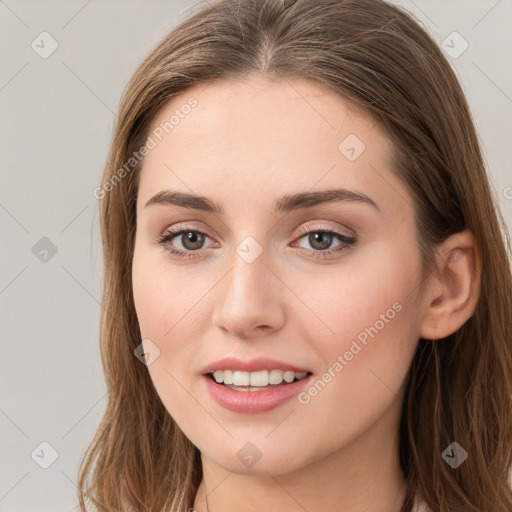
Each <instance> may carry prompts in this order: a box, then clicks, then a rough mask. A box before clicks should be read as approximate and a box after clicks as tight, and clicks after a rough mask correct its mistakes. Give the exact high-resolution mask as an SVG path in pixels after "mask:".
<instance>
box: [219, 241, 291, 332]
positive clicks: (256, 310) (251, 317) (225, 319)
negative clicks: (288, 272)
mask: <svg viewBox="0 0 512 512" xmlns="http://www.w3.org/2000/svg"><path fill="white" fill-rule="evenodd" d="M267 255H268V249H265V248H264V247H262V245H261V244H260V243H259V242H258V241H257V240H256V239H255V238H253V237H251V236H247V237H245V238H244V239H243V240H242V241H241V242H240V243H239V244H238V246H236V247H235V251H234V253H233V258H232V260H231V269H230V271H229V272H228V273H227V275H226V276H225V278H224V280H223V283H222V285H221V286H220V287H219V292H220V294H219V296H218V300H217V303H216V305H215V314H214V323H215V324H216V325H217V326H219V327H223V328H225V329H228V330H230V331H232V332H235V333H237V334H238V335H241V334H243V333H246V332H248V331H250V330H251V329H254V328H256V327H259V326H262V325H264V326H267V327H272V328H276V327H278V326H279V323H280V321H281V316H282V310H281V307H280V306H279V290H278V289H277V288H278V287H279V283H278V282H277V280H276V279H275V276H273V274H272V272H271V271H270V270H269V269H268V268H267V265H268V263H269V261H268V260H269V258H268V257H267ZM276 287H277V288H276Z"/></svg>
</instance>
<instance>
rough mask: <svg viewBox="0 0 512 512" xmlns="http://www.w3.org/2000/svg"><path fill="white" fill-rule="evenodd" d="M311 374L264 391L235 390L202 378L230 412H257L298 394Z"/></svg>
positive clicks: (214, 395)
mask: <svg viewBox="0 0 512 512" xmlns="http://www.w3.org/2000/svg"><path fill="white" fill-rule="evenodd" d="M217 368H218V367H217ZM259 368H261V367H259ZM273 368H276V367H275V366H274V367H273ZM312 376H313V375H312V374H311V375H308V376H307V377H304V378H303V379H301V380H298V381H296V382H292V383H291V384H280V385H279V386H275V387H273V388H271V389H268V390H265V391H235V390H234V389H230V388H228V387H226V386H223V385H222V384H217V382H215V381H214V380H213V379H212V378H210V377H209V376H208V375H206V376H203V378H202V380H203V381H204V382H205V385H206V388H207V390H208V392H209V393H210V395H211V397H212V398H213V399H214V400H215V401H216V402H217V403H218V404H219V405H221V406H222V407H224V408H225V409H228V410H229V411H232V412H243V413H257V412H265V411H270V410H271V409H274V408H276V407H278V406H279V405H281V404H282V403H284V402H286V401H287V400H290V399H291V398H292V397H294V396H295V395H298V394H299V393H300V392H301V390H302V389H303V388H304V387H305V386H306V385H307V384H308V382H309V381H310V380H311V377H312Z"/></svg>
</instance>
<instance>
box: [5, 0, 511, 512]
mask: <svg viewBox="0 0 512 512" xmlns="http://www.w3.org/2000/svg"><path fill="white" fill-rule="evenodd" d="M395 3H397V4H399V5H403V6H404V7H406V8H407V9H408V10H410V11H411V12H412V13H413V14H414V15H415V16H416V17H417V18H418V19H419V20H420V21H421V22H422V23H423V24H424V26H425V27H426V28H427V30H428V31H429V32H430V33H431V34H432V35H433V37H434V38H435V39H436V40H437V41H438V43H439V44H440V45H443V41H445V40H446V41H447V43H444V44H449V45H451V46H453V49H452V50H450V51H451V52H452V53H453V52H455V51H457V52H459V51H460V50H461V49H462V48H463V47H462V46H461V45H462V44H463V42H462V41H461V40H460V39H457V36H455V39H454V38H453V36H450V34H452V33H453V32H454V31H456V32H458V33H459V34H460V35H461V36H462V37H463V38H464V40H466V41H467V43H468V44H469V47H468V49H467V50H466V51H465V52H464V53H462V55H460V56H458V57H457V58H453V56H452V57H449V59H450V60H451V62H452V63H453V66H454V67H455V69H456V72H457V74H458V76H459V79H460V80H461V82H462V85H463V87H464V90H465V92H466V94H467V97H468V99H469V102H470V106H471V109H472V112H473V115H474V119H475V122H476V125H477V129H478V132H479V136H480V139H481V142H482V146H483V150H484V154H485V158H486V161H487V164H488V168H489V172H490V177H491V180H492V185H493V187H494V189H495V193H496V195H497V196H498V197H499V200H500V204H501V209H502V212H503V214H504V217H505V220H506V222H507V225H508V228H509V231H510V228H511V226H512V175H511V174H512V173H511V172H510V161H511V160H512V144H511V142H512V115H511V114H512V66H511V65H510V60H509V57H510V55H511V50H512V31H511V30H510V20H511V19H512V0H499V1H496V0H489V1H486V0H473V1H468V0H458V1H457V0H449V1H447V0H443V1H431V0H428V1H427V0H415V1H412V0H404V1H400V2H395ZM192 5H193V2H191V1H190V0H188V1H187V0H182V1H157V0H152V1H144V2H142V1H139V2H136V1H133V0H132V1H126V0H125V1H120V0H116V1H106V0H104V1H100V0H89V1H83V0H82V1H75V0H72V1H69V0H66V1H64V0H62V1H46V2H41V1H39V2H36V1H31V2H29V1H22V0H5V1H3V0H0V59H1V66H0V109H1V110H0V112H1V116H0V141H1V146H0V148H1V151H0V159H1V160H0V166H1V167H0V168H1V170H2V174H1V188H0V225H1V229H2V237H3V242H2V247H3V248H4V249H3V250H4V256H3V259H2V265H1V268H0V307H1V312H2V317H1V324H0V325H1V340H2V356H1V358H0V365H1V376H2V386H1V390H2V392H1V397H0V428H1V436H0V447H1V453H0V460H1V461H2V462H1V466H0V511H4V512H6V511H9V512H18V511H38V512H39V511H41V512H44V511H52V512H56V511H57V512H59V511H65V510H71V509H72V508H73V506H74V505H76V498H75V496H76V485H75V484H76V474H77V470H78V464H79V461H80V459H81V457H82V455H83V453H84V451H85V449H86V447H87V445H88V443H89V441H90V440H91V438H92V436H93V433H94V431H95V429H96V426H97V424H98V421H99V419H100V417H101V414H102V412H103V410H104V407H105V404H106V397H105V385H104V381H103V375H102V370H101V365H100V358H99V348H98V334H99V314H100V300H101V295H100V290H101V274H102V255H101V244H100V237H99V222H98V202H97V200H96V199H95V198H94V196H93V190H94V188H95V187H97V186H98V185H99V183H100V178H101V174H102V169H103V164H104V161H105V157H106V154H107V151H108V147H109V144H110V139H111V135H112V130H113V126H114V119H115V114H114V112H116V110H117V105H118V101H119V98H120V95H121V93H122V91H123V89H124V87H125V86H126V83H127V81H128V79H129V77H130V76H131V74H132V73H133V71H134V70H135V68H136V66H137V65H138V63H139V62H141V61H142V60H143V58H144V57H145V56H146V55H147V54H148V52H149V51H150V50H151V49H152V48H153V47H154V45H156V44H157V42H159V41H160V40H161V38H163V37H164V35H165V34H166V33H167V32H168V31H169V30H170V29H171V28H172V27H173V26H174V25H175V24H176V23H178V22H179V21H181V20H182V19H183V18H184V17H186V15H187V9H190V8H191V7H192ZM44 31H46V32H48V33H49V34H50V35H51V37H52V38H53V39H54V40H56V41H57V43H58V48H57V49H56V51H55V52H54V53H53V54H51V55H50V56H49V57H47V58H42V57H41V56H40V53H37V52H36V51H35V50H34V49H33V48H32V47H31V45H32V44H33V42H34V45H39V46H36V48H37V49H38V51H39V52H44V51H46V52H47V51H49V49H51V40H50V39H49V38H48V36H40V34H41V33H42V32H44ZM448 36H450V38H448V39H446V38H447V37H448ZM451 41H453V43H452V42H451ZM41 239H43V240H41ZM52 248H53V252H55V250H56V253H55V254H53V252H52ZM45 250H46V251H48V252H46V253H45V252H44V251H45ZM44 441H46V442H47V443H49V444H50V445H51V447H53V449H54V450H55V451H56V452H57V454H58V457H57V458H56V459H55V460H54V461H53V459H52V451H51V450H52V449H51V448H49V447H48V446H46V445H43V446H40V444H41V443H42V442H44ZM49 463H51V465H50V466H49V467H48V468H47V469H43V468H42V467H41V465H45V464H49Z"/></svg>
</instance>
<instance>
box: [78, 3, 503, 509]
mask: <svg viewBox="0 0 512 512" xmlns="http://www.w3.org/2000/svg"><path fill="white" fill-rule="evenodd" d="M96 195H97V197H98V198H99V200H100V201H101V203H100V209H101V212H100V213H101V227H102V238H103V246H104V265H105V267H104V296H103V309H102V323H101V348H102V358H103V365H104V371H105V374H106V380H107V387H108V391H109V402H108V406H107V410H106V412H105V416H104V418H103V420H102V422H101V424H100V426H99V429H98V431H97V434H96V437H95V439H94V441H93V442H92V444H91V446H90V447H89V450H88V452H87V454H86V457H85V458H84V461H83V464H82V467H81V470H80V479H79V487H80V503H81V508H82V510H86V501H88V502H90V503H93V504H94V506H95V507H97V508H99V509H100V510H105V511H114V510H134V511H135V510H137V511H139V510H140V511H142V510H149V511H172V512H175V511H186V510H190V509H194V510H197V511H199V512H205V511H210V512H218V511H222V512H230V511H232V510H237V511H256V510H290V511H291V510H308V511H309V512H315V511H320V510H322V511H324V510H343V511H349V512H355V511H360V510H365V511H368V512H374V511H375V512H377V511H379V512H395V511H396V512H398V511H400V512H406V511H411V510H431V511H433V512H438V511H439V512H441V511H443V512H447V511H450V512H462V511H467V510H475V511H481V512H484V511H486V512H490V511H493V512H505V511H509V510H511V509H512V492H511V488H510V482H509V481H508V476H509V470H510V466H511V462H512V402H511V399H512V382H511V375H512V355H511V352H512V350H511V349H512V343H511V339H510V332H511V330H512V314H511V304H512V277H511V272H510V264H509V261H508V258H507V251H506V249H507V246H508V247H509V240H508V237H506V235H505V229H504V223H503V220H502V218H501V216H500V214H499V210H498V208H497V206H496V205H497V202H496V200H495V198H494V197H493V196H492V194H491V191H490V187H489V182H488V178H487V175H486V170H485V166H484V163H483V160H482V155H481V151H480V147H479V143H478V139H477V136H476V133H475V128H474V125H473V122H472V119H471V115H470V112H469V109H468V105H467V101H466V99H465V97H464V94H463V92H462V90H461V87H460V85H459V83H458V81H457V79H456V77H455V75H454V73H453V71H452V69H451V67H450V65H449V63H448V62H447V61H446V59H445V58H444V56H443V55H442V53H441V51H440V50H439V48H438V47H437V45H436V44H435V42H434V41H433V40H432V39H431V38H430V37H429V36H428V35H427V34H426V33H425V32H424V30H423V29H422V28H421V27H420V26H419V25H418V23H417V22H415V21H414V20H413V19H412V17H411V16H410V15H408V14H407V13H406V12H404V11H403V10H401V9H399V8H397V7H394V6H391V5H389V4H387V3H385V2H383V1H381V0H298V1H296V2H290V1H288V2H284V3H283V2H281V1H279V0H248V1H244V2H238V1H233V0H218V1H215V2H212V3H210V4H209V5H206V6H204V7H203V8H202V9H200V10H198V11H197V12H196V13H195V14H194V15H193V16H191V17H190V18H189V19H187V20H185V21H184V22H183V23H181V24H180V25H179V26H178V27H177V28H176V29H174V30H173V31H172V32H171V33H170V34H169V35H168V36H167V37H166V38H165V39H164V40H163V41H162V42H161V43H160V44H159V45H158V47H157V48H156V49H155V50H154V51H153V52H152V53H151V54H150V55H149V56H148V57H147V59H146V60H145V61H144V62H143V63H142V64H141V65H140V67H139V68H138V70H137V71H136V73H135V74H134V76H133V77H132V79H131V81H130V83H129V85H128V88H127V90H126V91H125V93H124V96H123V98H122V101H121V105H120V110H119V119H118V123H117V126H116V130H115V134H114V139H113V142H112V147H111V151H110V154H109V157H108V161H107V164H106V168H105V173H104V177H103V181H102V185H101V187H100V188H99V189H98V190H97V191H96ZM501 230H503V233H502V232H501ZM504 238H505V239H504Z"/></svg>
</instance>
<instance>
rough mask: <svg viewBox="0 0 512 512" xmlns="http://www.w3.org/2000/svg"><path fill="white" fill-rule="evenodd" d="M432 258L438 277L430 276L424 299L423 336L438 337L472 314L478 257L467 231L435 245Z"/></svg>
mask: <svg viewBox="0 0 512 512" xmlns="http://www.w3.org/2000/svg"><path fill="white" fill-rule="evenodd" d="M436 260H437V265H438V268H439V271H440V277H439V278H437V277H436V278H434V279H433V281H432V285H431V287H430V291H429V293H428V296H426V297H425V300H424V308H425V309H424V312H423V316H422V321H421V326H420V336H421V337H422V338H424V339H441V338H445V337H447V336H449V335H450V334H453V333H454V332H455V331H457V330H458V329H459V328H460V327H462V326H463V325H464V324H465V323H466V321H467V320H468V319H469V318H471V316H473V313H474V312H475V308H476V304H477V301H478V297H479V295H480V278H481V277H480V276H481V258H480V251H479V249H478V247H477V244H476V240H475V237H474V235H473V234H472V233H471V231H469V230H464V231H461V232H459V233H456V234H454V235H452V236H450V237H448V238H447V239H446V240H445V241H444V242H443V243H442V244H441V245H440V246H439V247H438V250H437V256H436Z"/></svg>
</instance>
